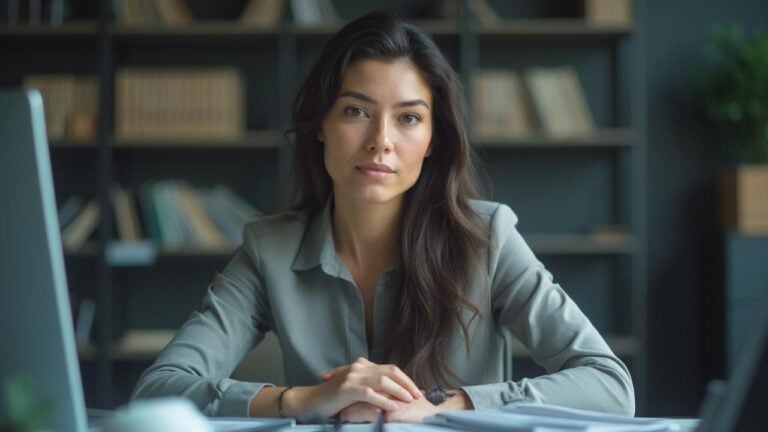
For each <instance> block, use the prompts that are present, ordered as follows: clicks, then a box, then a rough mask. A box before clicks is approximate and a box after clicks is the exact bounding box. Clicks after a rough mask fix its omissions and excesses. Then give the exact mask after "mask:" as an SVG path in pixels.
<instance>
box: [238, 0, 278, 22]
mask: <svg viewBox="0 0 768 432" xmlns="http://www.w3.org/2000/svg"><path fill="white" fill-rule="evenodd" d="M284 3H285V2H284V0H249V1H248V3H247V4H246V6H245V9H243V12H242V14H240V22H241V23H243V24H244V25H248V26H254V27H275V26H277V25H278V24H280V20H282V18H283V10H284V8H285V5H284Z"/></svg>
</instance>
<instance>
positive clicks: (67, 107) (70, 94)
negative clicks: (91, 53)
mask: <svg viewBox="0 0 768 432" xmlns="http://www.w3.org/2000/svg"><path fill="white" fill-rule="evenodd" d="M98 83H99V81H98V79H97V78H96V77H95V76H90V75H86V76H78V75H70V74H41V75H37V74H31V75H27V76H25V77H24V80H23V83H22V86H23V87H25V88H35V89H37V90H38V91H39V92H40V94H41V95H42V96H43V110H44V112H45V128H46V132H47V134H48V138H49V139H51V140H59V139H63V138H77V139H88V138H93V137H94V136H95V135H96V132H95V125H96V121H95V119H96V117H97V114H98V110H99V107H98V104H99V101H98V97H99V91H98ZM74 115H76V116H77V117H78V118H83V117H89V118H90V119H91V120H90V121H89V124H90V125H92V126H90V127H89V128H74V129H73V127H72V120H73V116H74Z"/></svg>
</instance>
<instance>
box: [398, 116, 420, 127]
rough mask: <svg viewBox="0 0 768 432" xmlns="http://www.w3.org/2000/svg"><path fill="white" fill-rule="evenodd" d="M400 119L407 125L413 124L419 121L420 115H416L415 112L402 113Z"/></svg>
mask: <svg viewBox="0 0 768 432" xmlns="http://www.w3.org/2000/svg"><path fill="white" fill-rule="evenodd" d="M400 119H401V121H402V122H403V123H405V124H407V125H415V124H416V123H418V122H420V121H421V117H419V116H417V115H416V114H403V116H402V117H401V118H400Z"/></svg>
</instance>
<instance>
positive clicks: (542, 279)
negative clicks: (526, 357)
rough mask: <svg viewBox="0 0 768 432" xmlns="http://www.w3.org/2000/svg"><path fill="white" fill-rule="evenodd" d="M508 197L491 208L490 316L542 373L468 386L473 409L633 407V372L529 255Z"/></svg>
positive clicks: (626, 411)
mask: <svg viewBox="0 0 768 432" xmlns="http://www.w3.org/2000/svg"><path fill="white" fill-rule="evenodd" d="M516 224H517V217H516V216H515V214H514V213H513V212H512V210H511V209H510V208H509V207H508V206H506V205H500V206H499V207H497V208H496V210H495V211H494V212H493V215H492V216H491V221H490V233H491V242H490V250H489V264H488V265H489V267H488V271H489V276H490V280H491V307H492V313H493V317H494V320H496V322H497V323H498V324H499V325H501V326H504V327H506V328H508V329H509V330H510V331H511V333H512V334H513V335H514V337H515V338H517V339H518V340H519V341H520V342H522V343H523V344H524V345H525V346H526V347H527V348H528V350H529V351H530V353H531V356H532V358H533V360H534V361H535V362H536V363H537V364H539V365H540V366H542V367H543V368H544V369H545V370H546V372H547V374H546V375H543V376H540V377H536V378H530V379H529V378H524V379H522V380H520V381H516V382H515V381H507V382H503V383H494V384H484V385H475V386H466V387H463V388H462V389H463V390H464V391H465V392H466V394H467V395H468V397H469V399H470V400H471V401H472V403H473V405H474V407H475V409H484V408H493V407H498V406H501V405H503V404H507V403H512V402H539V403H546V404H552V405H560V406H566V407H572V408H580V409H588V410H595V411H603V412H610V413H618V414H626V415H630V416H631V415H634V412H635V399H634V388H633V385H632V378H631V377H630V374H629V371H628V370H627V367H626V366H625V365H624V363H623V362H622V361H621V360H619V358H618V357H616V355H614V353H613V352H612V351H611V349H610V348H609V347H608V344H606V342H605V340H604V339H603V338H602V336H601V335H600V334H599V333H598V331H597V330H596V329H595V327H594V326H593V325H592V323H591V322H590V321H589V319H587V317H586V316H585V315H584V314H583V313H582V311H581V310H580V309H579V307H578V306H577V305H576V304H575V303H574V302H573V300H571V298H570V297H569V296H568V295H567V294H566V293H565V291H564V290H563V289H562V288H561V287H560V286H559V285H558V284H556V283H554V282H553V279H552V275H551V274H550V273H549V272H548V271H547V270H546V269H545V268H544V266H543V264H542V263H541V262H540V261H539V260H538V259H537V258H536V257H535V256H534V254H533V252H532V251H531V249H530V248H529V247H528V245H527V244H526V243H525V241H524V240H523V238H522V237H521V236H520V233H519V232H518V231H517V228H516Z"/></svg>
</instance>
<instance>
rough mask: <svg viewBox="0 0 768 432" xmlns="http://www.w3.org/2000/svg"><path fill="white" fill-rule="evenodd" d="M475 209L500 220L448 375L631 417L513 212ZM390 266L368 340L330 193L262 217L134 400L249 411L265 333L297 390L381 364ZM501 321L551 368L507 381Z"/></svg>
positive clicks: (503, 398)
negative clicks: (255, 351)
mask: <svg viewBox="0 0 768 432" xmlns="http://www.w3.org/2000/svg"><path fill="white" fill-rule="evenodd" d="M473 206H474V208H475V210H476V211H477V212H478V214H479V215H480V216H481V217H482V218H483V220H485V221H486V222H487V223H488V224H489V227H490V230H489V233H490V242H489V247H488V250H487V251H486V252H485V253H484V256H483V257H482V260H481V261H480V262H481V263H483V265H482V266H478V268H477V269H475V271H474V272H473V275H472V279H471V280H472V281H473V283H472V284H471V286H469V287H468V290H467V292H466V293H465V296H466V297H467V298H468V299H469V300H470V301H472V302H473V303H474V304H475V305H476V306H477V307H478V308H479V309H480V313H481V318H479V319H478V318H475V319H472V320H471V321H470V318H472V315H471V313H470V312H469V311H466V315H465V316H464V318H465V322H470V325H469V335H470V346H469V354H467V349H466V348H467V347H466V342H465V340H464V338H463V336H461V335H460V333H459V332H458V331H456V333H455V334H454V337H453V344H452V346H451V347H450V349H449V358H448V365H449V367H450V368H451V370H452V371H453V372H454V373H455V374H456V375H457V376H458V378H459V379H461V380H462V382H461V383H458V382H457V383H449V384H453V385H457V386H461V388H462V389H463V390H464V391H465V392H466V394H467V395H468V397H469V399H470V400H471V401H472V404H473V406H474V407H475V409H483V408H493V407H497V406H500V405H502V404H505V403H510V402H517V401H528V402H541V403H548V404H554V405H562V406H568V407H574V408H583V409H592V410H598V411H606V412H614V413H623V414H629V415H632V414H634V409H635V407H634V389H633V386H632V379H631V377H630V374H629V372H628V370H627V368H626V366H625V365H624V364H623V363H622V362H621V360H619V359H618V358H617V357H616V356H615V355H614V354H613V352H611V349H610V348H609V347H608V345H607V344H606V343H605V341H604V340H603V338H602V337H601V336H600V334H599V333H598V332H597V330H596V329H595V328H594V327H593V326H592V324H591V323H590V322H589V320H588V319H587V317H585V316H584V314H583V313H582V312H581V310H580V309H579V308H578V306H576V304H575V303H574V302H573V301H572V300H571V299H570V297H568V295H567V294H566V293H565V291H563V289H562V288H561V287H560V286H559V285H557V284H556V283H554V282H553V280H552V275H551V274H550V273H549V272H548V271H547V270H546V269H545V268H544V266H543V265H542V264H541V262H540V261H539V260H538V259H536V257H535V256H534V254H533V252H531V249H530V248H529V247H528V245H527V244H526V243H525V241H524V240H523V238H522V237H521V236H520V234H519V233H518V231H517V228H516V224H517V217H516V216H515V214H514V213H513V212H512V210H511V209H510V208H509V207H507V206H506V205H501V204H498V203H492V202H487V201H473ZM392 271H393V268H390V269H388V270H387V271H386V272H385V273H384V274H383V275H382V277H381V278H380V280H379V281H378V283H377V285H376V288H375V294H374V302H373V343H372V347H368V343H367V340H366V330H365V316H364V306H363V299H362V296H361V294H360V292H359V290H358V288H357V287H356V285H355V283H354V280H353V279H352V276H351V275H350V273H349V271H348V270H347V269H346V267H345V266H344V264H343V263H342V262H341V260H340V259H339V257H338V255H337V254H336V249H335V246H334V242H333V233H332V225H331V205H330V201H329V204H328V205H326V207H325V209H324V210H323V212H322V213H320V214H319V215H317V216H316V217H314V218H312V219H309V218H308V217H307V215H306V214H305V213H302V212H285V213H280V214H277V215H274V216H268V217H264V218H260V219H258V220H255V221H253V222H251V223H249V224H248V225H247V226H246V228H245V232H244V242H243V245H242V247H240V248H239V249H238V250H237V252H236V253H235V255H234V257H233V258H232V260H231V261H230V262H229V264H228V265H227V266H226V268H225V269H224V270H223V271H222V272H221V273H220V274H217V275H216V277H215V279H214V281H213V283H212V284H211V286H210V288H209V291H208V294H207V295H206V297H205V298H204V300H203V305H202V309H201V310H200V311H199V312H195V313H193V315H192V316H191V317H190V319H189V320H188V321H187V322H186V323H185V324H184V326H183V327H182V328H181V329H180V330H179V332H178V333H177V334H176V337H175V338H174V339H173V341H172V342H171V343H170V344H169V345H168V346H167V347H166V348H165V349H164V350H163V351H162V352H161V353H160V355H159V356H158V358H157V360H156V361H155V363H154V364H153V365H152V366H151V367H150V368H148V369H147V370H146V371H145V372H144V374H143V375H142V376H141V378H140V379H139V382H138V384H137V386H136V389H135V390H134V394H133V397H134V398H139V397H154V396H163V395H183V396H186V397H188V398H190V399H191V400H192V401H193V402H195V403H196V404H197V405H198V406H199V407H200V409H201V410H202V411H203V412H204V413H205V414H207V415H217V416H246V415H247V414H248V404H249V402H250V400H251V398H252V397H253V396H254V395H255V394H256V393H258V392H259V390H261V389H262V388H263V387H264V386H267V385H271V384H269V383H253V382H242V381H236V380H233V379H231V378H229V377H230V375H231V373H232V371H233V370H234V369H235V367H237V365H238V364H239V363H240V361H241V360H242V359H243V357H244V356H245V355H246V354H247V353H248V352H249V351H250V350H251V349H252V348H253V347H254V346H256V344H258V343H259V342H260V341H261V340H262V339H263V338H264V335H265V334H266V333H267V332H269V331H273V332H275V334H276V335H277V337H278V338H279V340H280V345H281V346H282V349H283V362H284V370H285V374H286V377H285V378H286V383H288V384H289V385H315V384H319V383H320V382H322V379H321V378H320V373H321V372H322V371H324V370H329V369H332V368H334V367H337V366H340V365H344V364H348V363H351V362H352V361H354V360H355V359H356V358H357V357H366V358H369V359H371V361H373V362H380V359H382V358H383V356H382V352H381V347H382V340H383V335H382V331H383V330H384V329H385V328H386V327H387V320H388V316H389V313H390V311H391V309H392V304H393V300H394V299H393V298H392V295H391V290H390V289H388V287H389V284H390V280H391V275H392ZM504 329H506V330H508V331H509V332H511V334H512V335H514V336H515V337H516V338H517V339H518V340H519V341H520V342H522V343H523V344H524V345H525V346H526V347H527V348H528V350H529V351H530V353H531V356H532V358H533V359H534V360H535V361H536V362H537V363H538V364H539V365H541V366H542V367H544V369H545V370H546V371H547V373H548V374H547V375H543V376H541V377H537V378H531V379H522V380H520V381H517V382H514V381H512V380H511V376H510V375H511V373H510V372H511V371H510V367H509V364H510V362H509V358H510V357H509V356H510V352H509V344H508V343H507V342H508V338H506V337H505V333H506V332H505V331H504ZM369 348H370V350H369Z"/></svg>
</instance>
